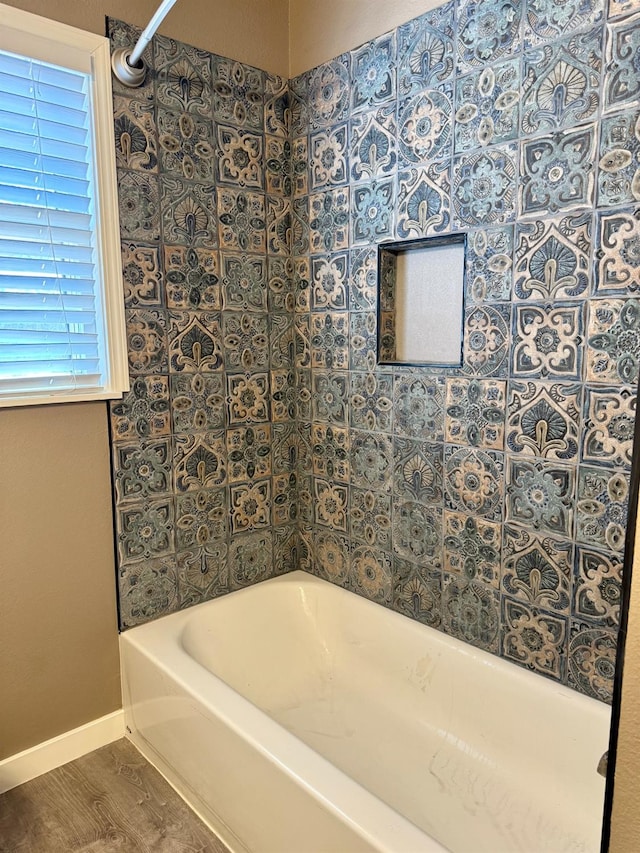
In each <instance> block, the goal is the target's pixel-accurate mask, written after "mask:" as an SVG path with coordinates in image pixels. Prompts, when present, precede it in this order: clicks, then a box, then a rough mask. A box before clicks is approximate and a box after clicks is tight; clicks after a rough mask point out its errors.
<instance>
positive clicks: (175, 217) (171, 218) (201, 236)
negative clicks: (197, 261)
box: [147, 175, 218, 249]
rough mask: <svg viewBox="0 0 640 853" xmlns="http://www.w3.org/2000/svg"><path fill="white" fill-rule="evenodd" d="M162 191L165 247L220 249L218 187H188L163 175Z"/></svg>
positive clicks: (200, 185)
mask: <svg viewBox="0 0 640 853" xmlns="http://www.w3.org/2000/svg"><path fill="white" fill-rule="evenodd" d="M160 190H161V205H162V234H163V238H164V241H165V243H167V244H169V245H172V244H177V245H180V246H190V247H192V248H196V247H202V248H203V249H216V248H217V247H218V240H217V231H218V226H217V220H216V209H215V204H216V202H215V190H214V187H213V186H212V185H211V184H195V183H185V181H183V180H180V179H179V178H171V177H168V176H164V175H163V176H162V177H161V180H160ZM147 239H149V238H147Z"/></svg>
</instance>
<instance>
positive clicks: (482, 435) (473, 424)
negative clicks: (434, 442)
mask: <svg viewBox="0 0 640 853" xmlns="http://www.w3.org/2000/svg"><path fill="white" fill-rule="evenodd" d="M506 390H507V389H506V382H502V381H500V380H499V379H462V378H458V377H454V378H452V379H449V380H447V397H446V417H445V440H446V441H449V442H451V443H452V444H470V445H473V446H474V447H489V448H492V449H494V450H502V449H503V447H504V421H505V410H506Z"/></svg>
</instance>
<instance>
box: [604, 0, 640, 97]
mask: <svg viewBox="0 0 640 853" xmlns="http://www.w3.org/2000/svg"><path fill="white" fill-rule="evenodd" d="M614 5H618V6H620V5H623V4H622V3H616V0H611V2H610V3H609V14H610V15H611V14H612V11H613V6H614ZM627 5H628V6H633V3H628V4H627ZM638 9H640V4H638V3H635V10H633V11H637V10H638ZM630 11H632V9H630ZM613 14H616V13H615V12H614V13H613ZM639 22H640V15H634V16H633V17H630V18H623V19H622V20H621V21H616V22H615V23H611V24H609V25H608V26H607V43H606V53H605V56H606V61H607V65H606V76H605V85H604V106H605V108H607V109H616V108H617V107H621V106H623V105H626V104H631V103H632V102H633V101H635V100H637V99H638V96H639V95H640V79H638V70H637V69H638V60H639V59H640V34H639V33H638V23H639Z"/></svg>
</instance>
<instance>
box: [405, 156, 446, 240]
mask: <svg viewBox="0 0 640 853" xmlns="http://www.w3.org/2000/svg"><path fill="white" fill-rule="evenodd" d="M450 194H451V179H450V174H449V165H448V164H447V163H431V164H430V165H428V166H426V167H423V168H418V167H414V168H411V169H407V170H405V171H403V172H399V173H398V205H397V207H398V213H397V217H398V221H397V226H396V231H397V235H398V237H400V238H401V239H404V238H405V237H408V238H415V237H427V236H428V235H430V234H440V233H443V232H446V231H448V230H449V225H450V222H451V205H450V202H449V196H450Z"/></svg>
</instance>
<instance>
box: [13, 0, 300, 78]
mask: <svg viewBox="0 0 640 853" xmlns="http://www.w3.org/2000/svg"><path fill="white" fill-rule="evenodd" d="M4 2H6V3H7V4H8V5H10V6H18V7H19V8H20V9H25V10H26V11H27V12H33V13H34V14H36V15H43V16H44V17H46V18H55V19H56V20H58V21H62V22H63V23H65V24H71V25H72V26H74V27H80V29H83V30H89V31H91V32H94V33H100V34H101V35H104V31H105V24H104V19H105V15H109V16H110V17H113V18H120V19H121V20H123V21H126V22H127V23H129V24H135V25H137V26H139V27H145V26H146V25H147V23H148V22H149V18H150V17H151V15H152V14H153V12H155V10H156V8H157V7H158V5H159V2H160V0H4ZM288 5H289V0H179V2H178V3H177V4H176V5H175V6H174V7H173V9H172V10H171V11H170V12H169V14H168V15H167V17H166V18H165V20H164V23H163V24H162V26H161V27H160V32H161V33H164V34H165V35H168V36H171V37H172V38H176V39H178V40H179V41H184V42H187V44H192V45H195V47H200V48H202V49H203V50H210V51H212V52H213V53H218V54H221V55H222V56H231V57H233V58H234V59H239V60H241V61H242V62H246V63H248V64H249V65H256V66H257V67H258V68H262V69H263V70H265V71H270V72H271V73H272V74H280V75H282V76H283V77H286V76H287V74H288V39H287V36H288V34H287V15H288Z"/></svg>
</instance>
